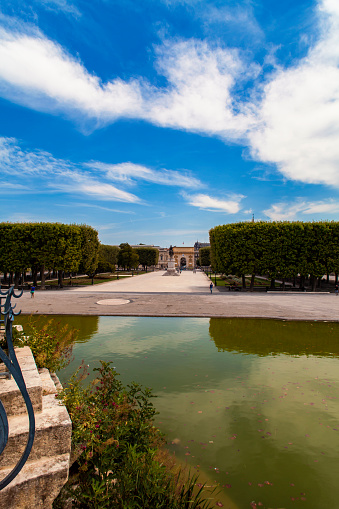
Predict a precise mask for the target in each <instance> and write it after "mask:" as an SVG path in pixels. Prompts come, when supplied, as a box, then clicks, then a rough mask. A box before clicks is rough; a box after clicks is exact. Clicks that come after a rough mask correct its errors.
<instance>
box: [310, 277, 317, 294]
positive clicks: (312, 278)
mask: <svg viewBox="0 0 339 509" xmlns="http://www.w3.org/2000/svg"><path fill="white" fill-rule="evenodd" d="M311 285H312V292H315V290H316V287H317V278H316V277H315V276H313V274H311Z"/></svg>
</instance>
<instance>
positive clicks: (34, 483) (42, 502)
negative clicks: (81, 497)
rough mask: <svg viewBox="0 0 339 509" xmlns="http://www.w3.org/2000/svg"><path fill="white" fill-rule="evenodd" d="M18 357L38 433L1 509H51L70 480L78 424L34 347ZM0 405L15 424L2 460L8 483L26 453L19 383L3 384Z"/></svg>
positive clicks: (0, 500) (0, 471) (0, 470)
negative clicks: (39, 362) (40, 365)
mask: <svg viewBox="0 0 339 509" xmlns="http://www.w3.org/2000/svg"><path fill="white" fill-rule="evenodd" d="M15 351H16V355H17V359H18V362H19V364H20V367H21V370H22V374H23V377H24V380H25V383H26V387H27V390H28V393H29V395H30V397H31V400H32V403H33V408H34V414H35V421H36V422H35V426H36V431H35V438H34V444H33V448H32V451H31V454H30V456H29V458H28V461H27V462H26V464H25V466H24V467H23V469H22V470H21V472H20V473H19V474H18V476H17V477H16V478H15V479H14V480H13V481H12V482H11V483H10V484H9V485H8V486H7V487H6V488H4V489H3V490H2V491H1V492H0V509H33V508H34V509H40V508H41V509H50V508H52V503H53V500H54V499H55V498H56V497H57V495H58V493H59V492H60V489H61V488H62V486H63V485H64V484H65V482H66V481H67V479H68V470H69V460H70V453H71V432H72V423H71V420H70V418H69V415H68V412H67V410H66V407H65V406H64V405H62V404H61V403H60V401H59V400H58V399H57V398H56V394H57V392H58V389H57V385H58V383H59V382H58V379H57V377H56V376H55V375H54V376H51V375H50V373H49V371H48V370H47V369H42V370H37V367H36V365H35V361H34V358H33V355H32V353H31V350H30V349H29V347H24V348H16V349H15ZM2 367H3V365H2ZM0 369H1V368H0ZM0 399H1V401H2V403H3V405H4V407H5V409H6V413H7V416H8V422H9V440H8V443H7V446H6V448H5V450H4V451H3V453H2V455H1V456H0V479H3V478H4V477H5V476H6V475H7V474H8V473H9V472H10V471H11V470H12V469H13V467H14V466H15V465H16V464H17V462H18V460H19V459H20V457H21V455H22V452H23V451H24V449H25V446H26V443H27V437H28V416H27V412H26V406H25V403H24V400H23V397H22V395H21V393H20V391H19V389H18V387H17V385H16V383H15V381H14V380H13V379H11V380H8V379H0Z"/></svg>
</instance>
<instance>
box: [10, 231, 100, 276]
mask: <svg viewBox="0 0 339 509" xmlns="http://www.w3.org/2000/svg"><path fill="white" fill-rule="evenodd" d="M0 239H1V244H0V271H1V272H3V273H7V272H9V273H14V274H15V278H16V280H17V279H18V278H19V277H20V276H21V274H22V272H24V271H26V270H27V269H28V268H31V269H32V272H33V273H34V272H35V273H36V272H38V271H40V272H41V273H42V274H44V270H45V269H48V270H52V269H53V270H55V271H58V272H59V273H60V272H62V271H67V272H78V271H81V272H83V273H85V274H92V273H94V271H95V269H96V267H97V264H98V250H99V240H98V232H97V231H96V230H94V229H93V228H92V227H91V226H87V225H75V224H72V225H67V224H61V223H0Z"/></svg>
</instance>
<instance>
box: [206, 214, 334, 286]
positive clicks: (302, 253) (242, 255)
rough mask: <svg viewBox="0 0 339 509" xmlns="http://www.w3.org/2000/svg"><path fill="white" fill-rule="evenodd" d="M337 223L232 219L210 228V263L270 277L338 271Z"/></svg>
mask: <svg viewBox="0 0 339 509" xmlns="http://www.w3.org/2000/svg"><path fill="white" fill-rule="evenodd" d="M338 240H339V223H338V222H334V221H330V222H326V221H321V222H307V223H304V222H300V221H296V222H287V221H281V222H264V221H260V222H257V223H233V224H227V225H221V226H216V227H215V228H212V229H211V230H210V242H211V264H212V268H213V270H216V271H218V272H221V273H224V274H234V275H238V276H243V275H245V274H251V275H252V276H253V275H254V274H267V275H268V276H269V277H270V278H271V279H275V278H277V277H280V278H287V277H295V276H297V275H298V274H299V275H301V276H308V275H310V276H311V277H312V278H313V279H315V278H317V277H322V276H323V275H324V274H328V273H330V272H335V273H338V272H339V243H338Z"/></svg>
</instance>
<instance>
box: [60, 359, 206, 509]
mask: <svg viewBox="0 0 339 509" xmlns="http://www.w3.org/2000/svg"><path fill="white" fill-rule="evenodd" d="M96 371H98V374H99V376H98V378H97V379H96V380H94V381H93V382H91V383H90V384H89V385H88V386H84V385H83V384H82V381H83V379H84V378H85V377H86V376H87V375H88V372H87V370H86V368H85V367H82V369H81V370H78V372H77V373H76V374H75V375H73V377H72V378H71V380H70V381H69V383H68V384H67V386H65V388H64V389H63V391H62V393H61V394H60V396H59V397H60V398H61V399H62V401H63V402H64V404H65V405H66V407H67V409H68V412H69V414H70V417H71V420H72V423H73V431H72V446H73V449H74V454H75V457H77V460H76V462H75V464H74V465H73V469H72V470H73V473H72V472H71V473H70V479H69V481H68V483H67V484H66V486H65V487H64V488H63V490H62V492H61V494H60V495H59V497H58V499H57V500H56V501H55V502H54V505H53V507H54V509H59V508H62V507H63V504H64V501H65V500H67V499H70V500H72V507H75V508H81V509H83V508H91V509H105V508H107V509H108V508H113V507H114V508H115V509H142V508H152V509H162V508H163V509H186V508H187V509H188V508H192V509H198V508H200V509H208V508H209V507H210V505H209V502H208V501H207V500H204V499H203V490H204V486H200V488H199V489H198V488H197V487H196V481H197V479H196V477H192V476H190V475H188V476H187V475H185V474H184V473H183V471H181V470H180V469H179V470H177V471H173V469H172V468H171V467H170V466H169V462H168V461H167V459H166V460H164V457H165V458H166V457H167V456H166V455H165V456H164V455H161V447H162V446H163V444H164V437H163V435H162V434H161V433H160V431H159V430H158V429H157V428H156V427H155V426H154V424H153V419H154V416H155V414H156V410H155V408H154V406H153V404H152V402H151V398H152V397H154V396H153V394H152V391H151V390H150V389H148V388H144V387H141V386H140V385H139V384H136V383H132V384H131V385H127V387H124V386H123V385H122V383H121V382H120V381H119V380H118V378H117V375H118V373H117V372H116V371H115V370H114V369H113V368H112V367H110V363H105V362H101V367H100V368H97V369H96Z"/></svg>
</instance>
